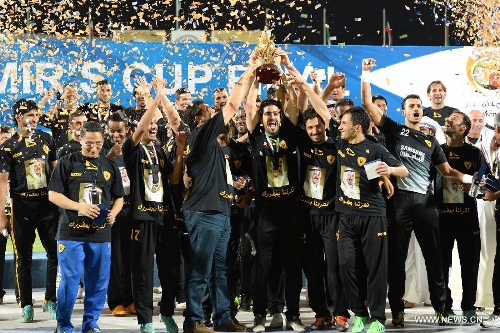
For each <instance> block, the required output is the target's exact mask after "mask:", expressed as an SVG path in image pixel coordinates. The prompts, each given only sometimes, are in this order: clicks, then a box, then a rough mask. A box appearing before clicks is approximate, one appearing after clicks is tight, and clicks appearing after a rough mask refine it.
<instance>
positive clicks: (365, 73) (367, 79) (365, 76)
mask: <svg viewBox="0 0 500 333" xmlns="http://www.w3.org/2000/svg"><path fill="white" fill-rule="evenodd" d="M370 76H371V72H370V71H361V82H368V83H370Z"/></svg>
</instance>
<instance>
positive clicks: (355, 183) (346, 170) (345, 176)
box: [340, 165, 361, 200]
mask: <svg viewBox="0 0 500 333" xmlns="http://www.w3.org/2000/svg"><path fill="white" fill-rule="evenodd" d="M340 175H341V177H342V178H341V183H340V189H341V190H342V192H344V195H345V196H346V197H348V198H351V199H356V200H359V199H360V198H361V195H360V192H359V171H357V170H354V169H353V168H351V167H346V166H345V165H342V166H341V167H340Z"/></svg>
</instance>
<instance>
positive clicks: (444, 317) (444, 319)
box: [436, 312, 449, 326]
mask: <svg viewBox="0 0 500 333" xmlns="http://www.w3.org/2000/svg"><path fill="white" fill-rule="evenodd" d="M436 317H437V318H438V324H439V326H445V325H448V322H449V317H448V313H446V312H436Z"/></svg>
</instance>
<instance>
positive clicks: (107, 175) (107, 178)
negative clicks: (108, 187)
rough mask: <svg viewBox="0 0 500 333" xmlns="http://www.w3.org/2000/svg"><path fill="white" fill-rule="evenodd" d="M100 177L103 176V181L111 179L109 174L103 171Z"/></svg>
mask: <svg viewBox="0 0 500 333" xmlns="http://www.w3.org/2000/svg"><path fill="white" fill-rule="evenodd" d="M102 175H103V176H104V179H106V181H108V180H110V179H111V173H110V172H109V171H103V172H102Z"/></svg>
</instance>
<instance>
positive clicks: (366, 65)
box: [361, 58, 376, 71]
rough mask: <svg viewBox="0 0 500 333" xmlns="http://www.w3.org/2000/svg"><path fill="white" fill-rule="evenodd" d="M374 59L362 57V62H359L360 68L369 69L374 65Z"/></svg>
mask: <svg viewBox="0 0 500 333" xmlns="http://www.w3.org/2000/svg"><path fill="white" fill-rule="evenodd" d="M375 63H376V61H375V59H373V58H366V59H363V61H362V63H361V66H362V68H361V69H362V70H364V71H371V70H372V68H373V67H375Z"/></svg>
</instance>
